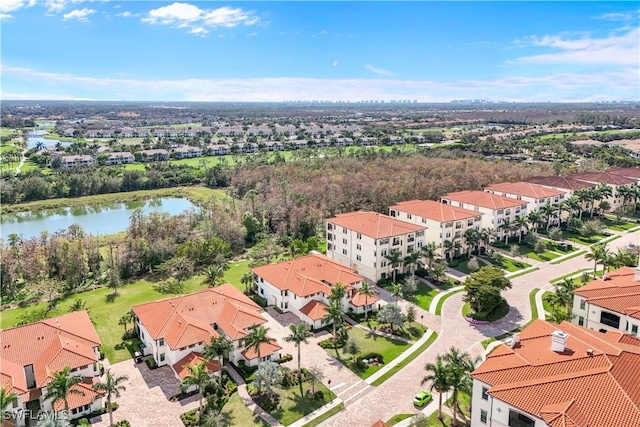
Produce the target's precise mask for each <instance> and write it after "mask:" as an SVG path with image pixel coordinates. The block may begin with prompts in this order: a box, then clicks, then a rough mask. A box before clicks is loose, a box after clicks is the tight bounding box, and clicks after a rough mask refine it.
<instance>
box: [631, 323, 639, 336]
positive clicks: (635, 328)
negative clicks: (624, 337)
mask: <svg viewBox="0 0 640 427" xmlns="http://www.w3.org/2000/svg"><path fill="white" fill-rule="evenodd" d="M631 333H632V334H633V335H638V325H631Z"/></svg>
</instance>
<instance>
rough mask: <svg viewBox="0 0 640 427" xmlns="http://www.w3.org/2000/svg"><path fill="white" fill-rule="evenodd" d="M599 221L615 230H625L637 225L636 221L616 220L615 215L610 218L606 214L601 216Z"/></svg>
mask: <svg viewBox="0 0 640 427" xmlns="http://www.w3.org/2000/svg"><path fill="white" fill-rule="evenodd" d="M601 221H602V222H603V223H604V225H605V226H606V227H607V228H610V229H611V230H616V231H627V230H630V229H632V228H634V227H637V226H638V224H636V223H633V222H626V221H624V220H621V221H618V220H617V219H616V218H615V217H613V218H611V217H608V216H605V217H604V218H601Z"/></svg>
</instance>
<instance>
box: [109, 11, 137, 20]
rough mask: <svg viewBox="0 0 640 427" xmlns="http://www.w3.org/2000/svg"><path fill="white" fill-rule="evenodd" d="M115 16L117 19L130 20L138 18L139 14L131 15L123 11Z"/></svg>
mask: <svg viewBox="0 0 640 427" xmlns="http://www.w3.org/2000/svg"><path fill="white" fill-rule="evenodd" d="M115 16H117V17H119V18H131V17H138V16H140V14H139V13H131V12H129V11H128V10H125V11H124V12H120V13H117V14H116V15H115Z"/></svg>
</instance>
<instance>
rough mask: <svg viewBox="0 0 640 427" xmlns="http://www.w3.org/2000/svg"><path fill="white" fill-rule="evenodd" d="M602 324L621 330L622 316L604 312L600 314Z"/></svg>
mask: <svg viewBox="0 0 640 427" xmlns="http://www.w3.org/2000/svg"><path fill="white" fill-rule="evenodd" d="M600 323H602V324H603V325H607V326H611V327H612V328H616V329H618V328H620V316H618V315H616V314H613V313H609V312H607V311H603V312H602V313H600Z"/></svg>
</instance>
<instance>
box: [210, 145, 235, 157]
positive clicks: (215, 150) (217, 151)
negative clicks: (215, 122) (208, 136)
mask: <svg viewBox="0 0 640 427" xmlns="http://www.w3.org/2000/svg"><path fill="white" fill-rule="evenodd" d="M209 149H210V150H211V154H212V155H214V156H221V155H225V154H229V153H230V152H231V150H230V148H229V145H227V144H211V145H209Z"/></svg>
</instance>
